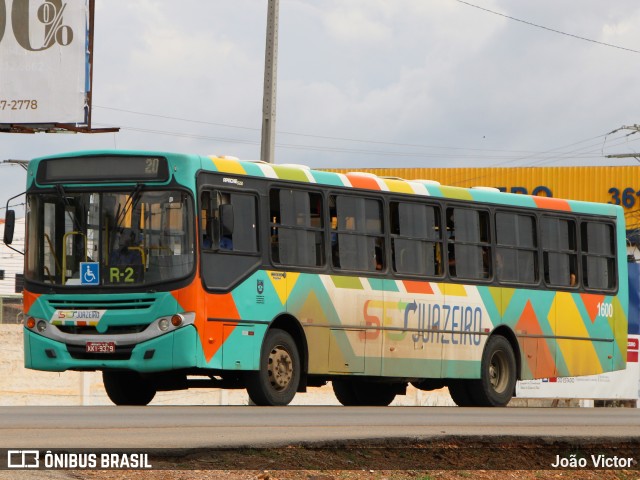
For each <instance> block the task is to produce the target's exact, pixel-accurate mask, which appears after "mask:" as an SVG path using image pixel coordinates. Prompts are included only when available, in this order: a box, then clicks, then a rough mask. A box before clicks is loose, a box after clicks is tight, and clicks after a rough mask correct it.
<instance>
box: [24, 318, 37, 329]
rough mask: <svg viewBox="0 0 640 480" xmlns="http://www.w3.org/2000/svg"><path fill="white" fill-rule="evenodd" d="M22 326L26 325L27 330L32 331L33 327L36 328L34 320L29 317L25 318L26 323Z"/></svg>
mask: <svg viewBox="0 0 640 480" xmlns="http://www.w3.org/2000/svg"><path fill="white" fill-rule="evenodd" d="M24 324H25V325H26V327H27V328H29V329H32V328H33V327H35V326H36V319H35V318H33V317H29V318H27V321H26V322H24Z"/></svg>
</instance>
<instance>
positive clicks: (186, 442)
mask: <svg viewBox="0 0 640 480" xmlns="http://www.w3.org/2000/svg"><path fill="white" fill-rule="evenodd" d="M639 435H640V409H630V408H624V409H623V408H496V409H493V408H486V409H484V408H482V409H481V408H457V407H382V408H378V407H326V406H325V407H311V406H304V407H296V406H289V407H280V408H276V407H255V406H239V407H227V406H223V407H220V406H217V407H211V406H199V407H173V406H170V407H115V406H113V407H0V448H215V447H225V446H227V447H229V446H231V447H238V446H255V447H262V446H277V445H286V444H291V443H301V442H302V443H304V442H326V441H335V440H361V439H383V438H410V439H430V438H437V437H448V436H474V437H476V436H478V437H505V436H517V437H543V438H556V439H562V438H581V439H592V438H608V439H624V438H633V439H637V438H638V436H639Z"/></svg>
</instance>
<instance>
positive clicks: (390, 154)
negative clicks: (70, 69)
mask: <svg viewBox="0 0 640 480" xmlns="http://www.w3.org/2000/svg"><path fill="white" fill-rule="evenodd" d="M95 125H101V126H102V125H104V124H98V123H95ZM120 128H121V130H130V131H134V132H142V133H150V134H156V135H166V136H173V137H183V138H192V139H197V140H212V141H216V142H222V143H239V144H245V145H259V143H260V142H258V141H253V140H244V139H238V138H227V137H213V136H209V135H200V134H193V133H180V132H175V131H173V132H168V131H163V130H155V129H146V128H138V127H129V126H121V127H120ZM277 147H278V148H282V149H289V150H307V151H318V152H330V153H346V154H357V155H378V156H383V157H413V158H441V159H456V158H459V159H480V160H503V162H502V163H500V164H498V165H503V164H508V163H512V162H516V161H519V160H523V159H526V158H535V157H536V155H537V154H536V153H532V154H531V155H529V156H525V157H522V156H520V155H518V156H513V155H482V156H480V155H478V154H474V153H469V154H462V153H442V152H401V151H388V150H367V149H356V148H345V147H331V146H321V145H303V144H286V143H278V144H277ZM459 149H460V150H466V149H463V148H459ZM497 151H498V152H500V150H497ZM505 152H509V151H505ZM544 153H547V152H540V153H539V154H544ZM579 157H580V158H592V159H595V158H600V157H601V156H600V155H595V154H589V155H582V156H579ZM504 160H506V161H504Z"/></svg>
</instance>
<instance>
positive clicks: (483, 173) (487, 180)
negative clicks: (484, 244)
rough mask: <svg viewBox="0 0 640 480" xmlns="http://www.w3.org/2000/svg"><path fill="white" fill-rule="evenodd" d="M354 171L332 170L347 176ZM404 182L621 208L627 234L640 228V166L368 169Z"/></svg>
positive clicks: (366, 170)
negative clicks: (429, 182)
mask: <svg viewBox="0 0 640 480" xmlns="http://www.w3.org/2000/svg"><path fill="white" fill-rule="evenodd" d="M353 170H354V169H331V171H333V172H340V173H346V172H349V171H353ZM360 171H364V172H370V173H373V174H376V175H378V176H389V177H400V178H404V179H405V180H413V179H418V178H420V179H429V180H436V181H438V182H440V183H441V184H443V185H452V186H457V187H477V186H483V187H496V188H499V189H500V190H503V191H505V192H511V193H522V194H529V195H540V196H547V197H556V198H567V199H571V200H585V201H589V202H600V203H613V204H616V205H622V207H623V208H624V210H625V217H626V220H627V230H635V229H638V228H640V166H638V167H635V166H623V167H524V168H365V169H362V170H360Z"/></svg>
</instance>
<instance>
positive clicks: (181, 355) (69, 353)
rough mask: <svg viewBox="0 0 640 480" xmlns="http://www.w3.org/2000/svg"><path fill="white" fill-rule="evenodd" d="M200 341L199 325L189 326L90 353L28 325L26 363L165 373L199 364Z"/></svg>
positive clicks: (30, 365) (44, 367)
mask: <svg viewBox="0 0 640 480" xmlns="http://www.w3.org/2000/svg"><path fill="white" fill-rule="evenodd" d="M102 340H103V339H100V341H101V342H102ZM104 340H108V339H104ZM103 343H109V342H108V341H106V342H103ZM198 343H199V339H198V334H197V332H196V329H195V327H194V326H193V325H186V326H184V327H183V328H179V329H177V330H173V331H171V332H169V333H166V334H164V335H161V336H158V337H155V338H151V339H149V340H146V341H143V342H141V343H138V344H136V345H131V346H130V347H129V348H124V349H116V351H115V352H111V353H87V352H86V350H87V348H86V347H85V346H82V345H67V344H65V343H64V342H61V341H57V340H52V339H50V338H46V337H44V336H42V335H38V334H37V333H34V332H32V331H30V330H29V329H27V328H25V329H24V365H25V367H26V368H30V369H33V370H44V371H49V372H63V371H65V370H108V369H127V370H134V371H137V372H161V371H166V370H175V369H180V368H189V367H194V366H196V352H197V344H198Z"/></svg>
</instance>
